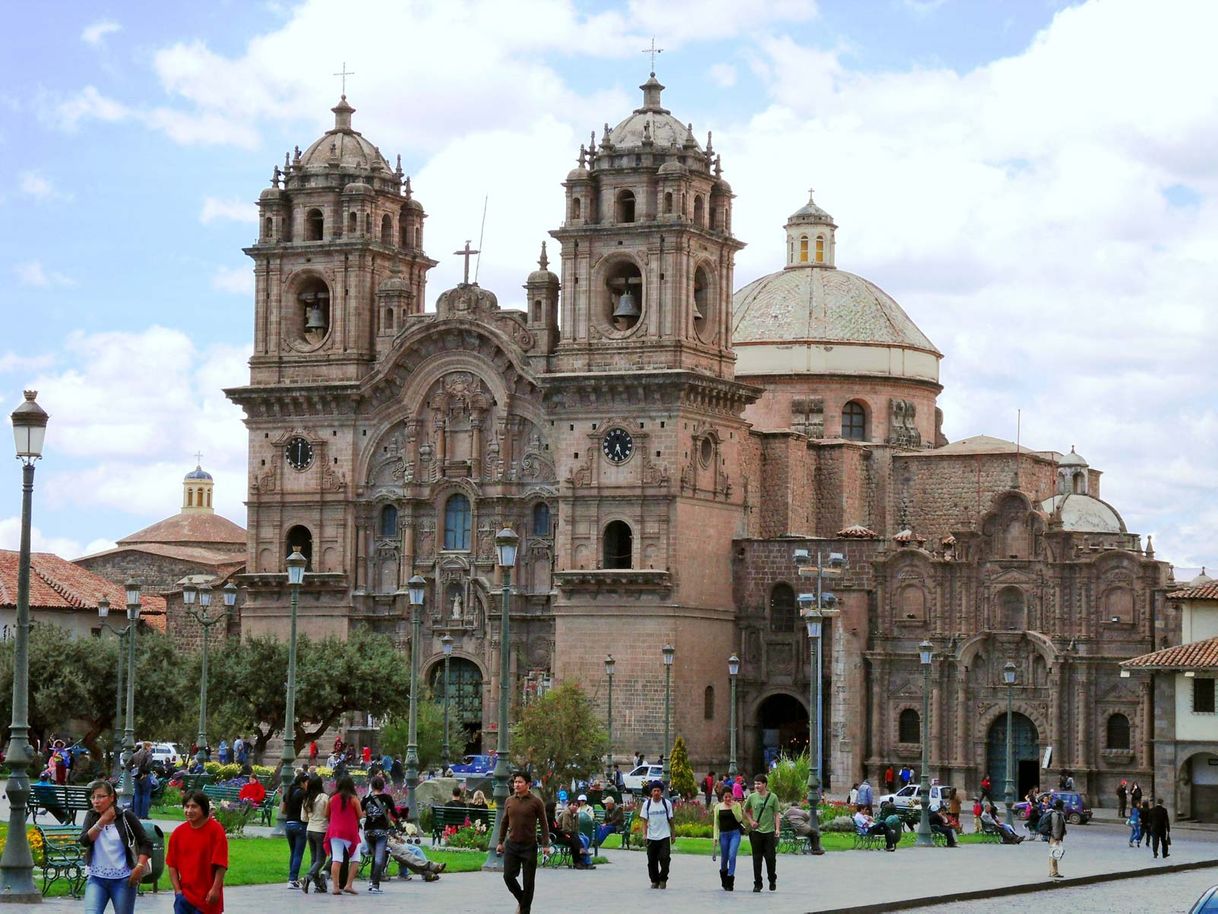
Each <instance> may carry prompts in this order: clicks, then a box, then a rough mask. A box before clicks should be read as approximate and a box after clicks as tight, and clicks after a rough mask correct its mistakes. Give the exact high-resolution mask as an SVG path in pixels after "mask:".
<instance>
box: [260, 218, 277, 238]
mask: <svg viewBox="0 0 1218 914" xmlns="http://www.w3.org/2000/svg"><path fill="white" fill-rule="evenodd" d="M274 234H275V220H274V219H272V218H271V217H270V216H267V217H266V219H265V220H263V223H262V237H263V238H266V239H267V240H268V241H269V240H270V239H271V236H273V235H274Z"/></svg>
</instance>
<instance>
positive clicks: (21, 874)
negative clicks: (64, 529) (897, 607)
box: [0, 390, 48, 904]
mask: <svg viewBox="0 0 1218 914" xmlns="http://www.w3.org/2000/svg"><path fill="white" fill-rule="evenodd" d="M36 396H38V392H37V391H34V390H27V391H26V392H25V402H24V403H22V404H21V405H20V406H18V407H17V408H16V409H15V410H13V416H12V420H13V440H14V442H15V443H16V446H17V459H18V460H20V461H21V463H22V467H21V551H20V553H19V556H18V559H17V638H16V643H15V644H14V645H13V717H12V723H11V724H10V727H9V741H8V749H7V750H6V752H5V761H6V762H7V763H8V766H9V776H8V782H7V783H6V784H5V787H4V790H5V793H6V794H8V802H9V816H8V842H7V843H6V844H5V845H4V854H3V856H0V903H3V902H9V903H14V902H15V903H19V904H37V903H38V902H40V901H42V893H41V892H39V891H38V889H37V888H36V887H35V885H34V857H33V855H32V854H31V853H30V842H29V838H28V837H27V836H26V833H25V812H26V804H27V803H28V802H29V797H30V777H29V769H30V765H31V764H32V763H33V761H34V751H33V749H32V748H31V746H30V722H29V708H30V527H31V526H32V519H33V500H34V461H36V460H38V459H39V458H40V457H41V456H42V442H43V439H44V438H45V437H46V429H47V418H48V416H47V414H46V413H45V412H44V411H43V409H42V407H41V406H39V405H38V404H37V402H35V400H34V398H35V397H36Z"/></svg>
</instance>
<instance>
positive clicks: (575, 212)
mask: <svg viewBox="0 0 1218 914" xmlns="http://www.w3.org/2000/svg"><path fill="white" fill-rule="evenodd" d="M583 208H584V206H583V203H582V202H581V201H580V199H579V197H572V198H571V218H572V219H573V220H574V219H581V218H583V217H582V216H581V215H580V214H581V213H582V212H583Z"/></svg>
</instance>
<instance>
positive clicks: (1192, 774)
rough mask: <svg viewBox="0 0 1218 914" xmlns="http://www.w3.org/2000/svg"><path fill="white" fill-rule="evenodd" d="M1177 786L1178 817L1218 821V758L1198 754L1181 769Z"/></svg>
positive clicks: (1191, 757) (1216, 756) (1201, 820)
mask: <svg viewBox="0 0 1218 914" xmlns="http://www.w3.org/2000/svg"><path fill="white" fill-rule="evenodd" d="M1178 785H1179V786H1178V787H1177V790H1178V791H1179V793H1178V794H1177V802H1178V803H1179V807H1178V808H1177V811H1176V815H1177V816H1178V817H1181V818H1182V817H1184V816H1185V815H1187V816H1188V817H1189V818H1190V819H1195V820H1196V821H1198V822H1218V755H1215V754H1214V753H1212V752H1198V753H1197V754H1196V755H1193V756H1190V757H1189V759H1188V760H1187V761H1186V762H1185V763H1184V764H1183V765H1182V766H1180V777H1179V778H1178ZM1186 804H1187V805H1186Z"/></svg>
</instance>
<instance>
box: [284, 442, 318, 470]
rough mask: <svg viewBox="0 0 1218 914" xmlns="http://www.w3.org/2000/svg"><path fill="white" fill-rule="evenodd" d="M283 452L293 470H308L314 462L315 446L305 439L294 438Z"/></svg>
mask: <svg viewBox="0 0 1218 914" xmlns="http://www.w3.org/2000/svg"><path fill="white" fill-rule="evenodd" d="M283 452H284V456H285V457H286V458H287V460H288V464H289V465H290V466H291V467H292V468H293V469H296V470H307V469H308V468H309V465H310V464H311V463H312V462H313V445H311V444H309V442H307V441H305V440H304V439H303V438H293V439H292V440H291V441H289V442H288V446H287V447H285V448H284V449H283Z"/></svg>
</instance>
